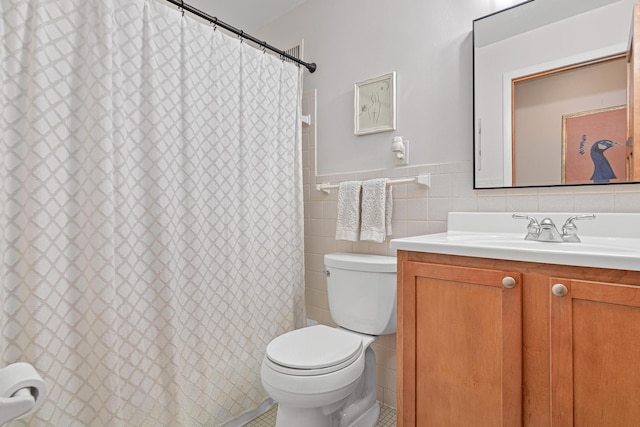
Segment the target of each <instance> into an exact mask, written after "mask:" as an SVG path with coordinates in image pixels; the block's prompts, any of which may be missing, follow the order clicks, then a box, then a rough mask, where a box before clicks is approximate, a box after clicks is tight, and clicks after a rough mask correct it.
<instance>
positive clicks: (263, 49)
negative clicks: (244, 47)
mask: <svg viewBox="0 0 640 427" xmlns="http://www.w3.org/2000/svg"><path fill="white" fill-rule="evenodd" d="M260 44H261V46H262V53H267V42H262V43H260Z"/></svg>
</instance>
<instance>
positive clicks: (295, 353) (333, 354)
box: [267, 325, 362, 370]
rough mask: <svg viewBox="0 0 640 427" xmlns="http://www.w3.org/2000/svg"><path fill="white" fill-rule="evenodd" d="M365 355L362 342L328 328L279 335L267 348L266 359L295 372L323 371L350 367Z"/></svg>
mask: <svg viewBox="0 0 640 427" xmlns="http://www.w3.org/2000/svg"><path fill="white" fill-rule="evenodd" d="M361 351H362V338H361V337H359V336H358V335H356V334H351V333H349V332H346V331H343V330H341V329H336V328H330V327H328V326H325V325H316V326H310V327H308V328H302V329H297V330H295V331H292V332H288V333H286V334H284V335H280V336H279V337H277V338H275V339H274V340H273V341H271V342H270V343H269V345H268V346H267V358H268V359H269V360H271V361H272V362H274V363H277V364H278V365H281V366H284V367H287V368H293V369H314V370H316V369H323V368H328V367H331V366H336V365H340V364H344V362H347V361H349V364H350V363H351V362H352V361H353V360H355V358H356V356H358V355H359V354H360V352H361Z"/></svg>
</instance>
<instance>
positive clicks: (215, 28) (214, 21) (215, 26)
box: [211, 17, 218, 31]
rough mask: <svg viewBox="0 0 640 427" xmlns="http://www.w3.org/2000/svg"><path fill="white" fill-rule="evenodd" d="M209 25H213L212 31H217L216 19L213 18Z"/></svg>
mask: <svg viewBox="0 0 640 427" xmlns="http://www.w3.org/2000/svg"><path fill="white" fill-rule="evenodd" d="M211 23H212V24H213V31H215V30H217V29H218V18H215V17H214V18H213V21H211Z"/></svg>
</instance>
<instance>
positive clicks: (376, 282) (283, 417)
mask: <svg viewBox="0 0 640 427" xmlns="http://www.w3.org/2000/svg"><path fill="white" fill-rule="evenodd" d="M324 264H325V275H326V277H327V292H328V295H329V310H330V311H331V316H332V317H333V320H334V322H335V323H336V324H337V325H338V327H335V328H332V327H329V326H325V325H315V326H310V327H307V328H302V329H297V330H295V331H291V332H288V333H286V334H284V335H280V336H279V337H276V338H275V339H274V340H273V341H271V342H270V343H269V345H268V346H267V350H266V355H265V357H264V359H263V361H262V367H261V369H260V377H261V380H262V385H263V386H264V388H265V390H266V391H267V393H268V394H269V396H271V398H272V399H273V400H274V401H276V402H277V403H278V414H277V418H276V427H292V426H304V427H373V426H375V424H376V421H377V419H378V415H379V414H380V407H379V405H378V403H377V401H376V394H377V393H376V357H375V353H374V352H373V350H372V349H371V348H370V345H371V343H373V342H374V341H375V340H376V338H377V337H378V336H380V335H386V334H392V333H394V332H395V331H396V258H395V257H388V256H379V255H363V254H347V253H332V254H327V255H325V257H324Z"/></svg>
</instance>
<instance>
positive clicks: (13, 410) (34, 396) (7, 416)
mask: <svg viewBox="0 0 640 427" xmlns="http://www.w3.org/2000/svg"><path fill="white" fill-rule="evenodd" d="M46 395H47V386H46V384H45V382H44V381H43V380H42V378H41V377H40V375H39V374H38V372H37V371H36V370H35V369H34V367H33V366H31V365H30V364H28V363H23V362H18V363H13V364H11V365H9V366H6V367H4V368H0V425H2V424H5V423H7V422H9V421H11V420H15V419H18V418H22V417H24V416H27V415H30V414H32V413H34V412H35V411H37V410H38V409H39V408H40V406H41V405H42V403H43V402H44V400H45V398H46Z"/></svg>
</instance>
